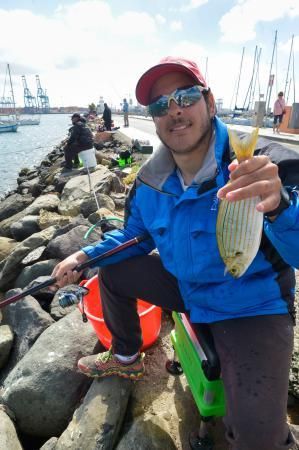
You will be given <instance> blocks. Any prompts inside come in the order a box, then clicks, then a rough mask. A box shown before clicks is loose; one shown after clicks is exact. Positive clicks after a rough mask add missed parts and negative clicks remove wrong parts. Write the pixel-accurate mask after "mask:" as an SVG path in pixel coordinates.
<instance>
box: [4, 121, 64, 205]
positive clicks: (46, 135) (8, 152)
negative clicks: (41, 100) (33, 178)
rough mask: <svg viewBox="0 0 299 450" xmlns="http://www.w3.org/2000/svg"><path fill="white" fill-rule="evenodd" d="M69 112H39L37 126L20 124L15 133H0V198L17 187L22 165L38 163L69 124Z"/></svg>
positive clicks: (61, 138)
mask: <svg viewBox="0 0 299 450" xmlns="http://www.w3.org/2000/svg"><path fill="white" fill-rule="evenodd" d="M71 125H72V124H71V119H70V114H42V115H41V121H40V124H39V125H24V126H21V127H19V128H18V131H17V132H16V133H0V199H1V197H3V196H4V194H5V193H6V192H8V191H11V190H13V189H15V188H16V187H17V178H18V174H19V171H20V170H21V169H22V168H23V167H28V168H33V167H35V166H38V165H39V164H40V162H41V161H42V160H43V159H44V157H45V156H46V155H47V154H48V153H49V152H50V151H51V150H52V149H53V147H54V146H55V145H57V144H59V143H60V142H61V141H62V140H63V139H64V138H65V137H66V136H67V133H68V129H69V128H70V127H71Z"/></svg>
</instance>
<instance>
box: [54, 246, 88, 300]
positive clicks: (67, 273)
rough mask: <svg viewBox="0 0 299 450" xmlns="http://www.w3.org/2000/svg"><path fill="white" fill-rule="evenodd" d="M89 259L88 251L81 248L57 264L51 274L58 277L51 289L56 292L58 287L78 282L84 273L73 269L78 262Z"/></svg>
mask: <svg viewBox="0 0 299 450" xmlns="http://www.w3.org/2000/svg"><path fill="white" fill-rule="evenodd" d="M87 260H88V256H87V255H86V253H84V252H82V251H81V250H79V251H78V252H76V253H73V254H72V255H70V256H68V257H67V258H65V259H64V260H63V261H61V262H60V263H59V264H57V266H55V267H54V270H53V272H52V274H51V277H52V278H56V283H55V284H54V285H53V286H52V287H51V288H50V289H51V290H52V291H54V292H55V291H57V289H59V288H61V287H63V286H66V285H67V284H73V283H76V282H77V281H78V280H79V278H80V276H81V275H82V272H77V271H76V270H73V269H74V268H75V267H76V266H77V265H78V264H82V263H83V262H85V261H87Z"/></svg>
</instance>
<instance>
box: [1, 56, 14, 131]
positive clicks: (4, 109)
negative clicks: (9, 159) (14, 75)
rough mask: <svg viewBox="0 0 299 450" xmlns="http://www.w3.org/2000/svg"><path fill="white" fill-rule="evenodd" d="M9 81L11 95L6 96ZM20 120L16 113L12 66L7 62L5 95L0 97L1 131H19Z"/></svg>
mask: <svg viewBox="0 0 299 450" xmlns="http://www.w3.org/2000/svg"><path fill="white" fill-rule="evenodd" d="M7 83H9V87H10V96H9V97H6V85H7ZM17 129H18V121H17V114H16V103H15V98H14V92H13V87H12V81H11V74H10V67H9V64H7V68H6V74H5V81H4V89H3V95H2V97H1V98H0V133H6V132H11V131H17Z"/></svg>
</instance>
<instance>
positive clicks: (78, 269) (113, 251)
mask: <svg viewBox="0 0 299 450" xmlns="http://www.w3.org/2000/svg"><path fill="white" fill-rule="evenodd" d="M149 238H150V236H149V234H144V235H141V236H136V237H134V238H133V239H130V240H129V241H127V242H124V243H123V244H120V245H118V246H117V247H115V248H112V249H111V250H108V251H107V252H105V253H103V254H102V255H99V256H96V257H95V258H92V259H88V260H87V261H85V262H84V263H82V264H78V265H77V266H76V267H74V268H73V269H72V272H74V271H76V272H81V271H82V270H84V269H86V268H87V267H89V266H92V265H93V264H95V263H97V262H99V261H102V260H103V259H106V258H108V257H109V256H112V255H115V254H116V253H119V252H121V251H122V250H125V249H127V248H129V247H132V245H136V244H140V242H143V241H145V240H147V239H149ZM56 281H57V278H56V277H53V278H49V280H47V281H44V282H43V283H39V284H38V285H36V286H33V287H31V288H29V289H26V290H25V291H23V292H20V293H19V294H16V295H13V296H12V297H9V298H7V299H6V300H4V301H3V302H0V309H1V308H3V307H4V306H7V305H10V304H11V303H14V302H17V301H18V300H21V299H22V298H24V297H26V296H27V295H32V294H35V293H36V292H39V291H40V290H42V289H44V288H46V287H48V286H51V285H53V284H55V283H56Z"/></svg>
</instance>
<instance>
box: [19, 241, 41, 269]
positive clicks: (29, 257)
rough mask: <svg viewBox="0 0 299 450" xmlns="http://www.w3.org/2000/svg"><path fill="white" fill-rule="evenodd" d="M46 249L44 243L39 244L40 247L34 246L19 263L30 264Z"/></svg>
mask: <svg viewBox="0 0 299 450" xmlns="http://www.w3.org/2000/svg"><path fill="white" fill-rule="evenodd" d="M45 249H46V246H45V245H41V246H40V247H37V248H35V249H34V250H32V252H30V253H28V255H26V256H25V258H24V259H22V261H21V263H22V264H23V265H24V266H25V265H26V264H32V263H33V262H36V261H38V260H39V259H40V257H41V256H42V254H43V253H44V251H45Z"/></svg>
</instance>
